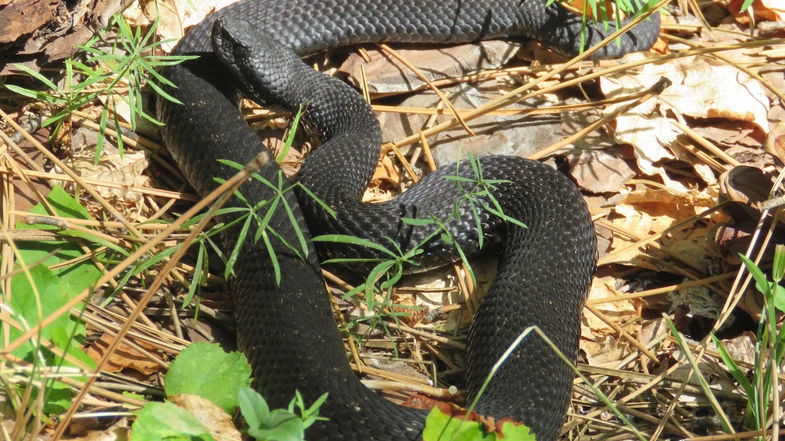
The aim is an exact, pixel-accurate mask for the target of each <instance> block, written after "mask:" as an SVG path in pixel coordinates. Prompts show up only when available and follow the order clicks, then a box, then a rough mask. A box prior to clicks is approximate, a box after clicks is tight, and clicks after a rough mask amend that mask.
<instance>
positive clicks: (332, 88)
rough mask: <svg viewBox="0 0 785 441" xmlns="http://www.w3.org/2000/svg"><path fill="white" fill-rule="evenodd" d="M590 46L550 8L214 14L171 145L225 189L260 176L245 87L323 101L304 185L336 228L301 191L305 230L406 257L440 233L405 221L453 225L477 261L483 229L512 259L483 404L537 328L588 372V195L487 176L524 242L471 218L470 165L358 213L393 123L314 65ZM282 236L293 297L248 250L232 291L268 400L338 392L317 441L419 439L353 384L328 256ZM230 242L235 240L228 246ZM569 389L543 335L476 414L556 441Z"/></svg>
mask: <svg viewBox="0 0 785 441" xmlns="http://www.w3.org/2000/svg"><path fill="white" fill-rule="evenodd" d="M219 17H221V20H216V19H218V18H219ZM658 30H659V19H658V17H657V16H656V15H655V16H653V17H652V18H651V19H649V20H648V21H646V22H643V23H641V24H640V25H638V26H637V27H636V28H634V29H633V31H632V32H629V33H627V34H625V35H624V36H623V37H622V39H621V41H620V43H611V44H610V45H608V46H606V47H605V48H604V49H602V50H601V51H600V52H599V53H598V54H597V55H596V57H597V58H610V57H616V56H619V55H621V54H623V53H626V52H628V51H632V50H643V49H646V48H648V47H649V46H650V45H651V44H652V43H653V41H654V39H655V38H656V35H657V33H658ZM213 32H214V35H213ZM580 32H581V23H580V18H579V17H577V16H575V15H573V14H571V13H568V12H565V10H564V9H563V8H561V7H560V6H558V5H551V6H546V5H545V0H246V1H241V2H240V3H236V4H234V5H232V6H229V7H227V8H225V9H223V10H220V11H218V12H217V13H215V14H212V15H211V16H209V17H208V18H207V19H206V20H205V21H204V22H202V23H201V24H199V25H197V26H196V27H195V28H194V29H192V30H191V31H190V32H189V33H188V35H187V36H186V37H185V38H184V39H183V40H182V41H181V42H180V44H179V46H178V47H177V49H176V52H177V53H183V54H198V55H200V58H199V59H198V60H194V61H190V62H187V63H184V64H182V65H179V66H175V67H171V68H169V69H167V71H166V72H165V74H166V75H167V76H168V78H169V79H170V80H172V81H173V82H174V83H175V84H176V85H177V86H178V88H167V92H168V93H170V94H171V95H173V96H174V97H175V98H177V99H179V100H180V101H182V102H183V104H182V105H176V104H172V103H170V102H168V101H165V100H159V102H158V113H159V117H160V118H161V120H162V121H163V122H164V123H165V124H166V126H165V127H164V129H163V136H164V140H165V142H166V144H167V146H168V148H169V150H170V151H171V154H172V156H173V157H174V159H175V160H176V162H177V163H178V165H179V167H180V169H181V170H182V171H183V173H184V175H185V176H186V178H187V179H188V181H189V182H190V183H191V185H193V187H194V188H195V189H196V190H197V191H198V192H199V193H201V194H206V193H207V192H209V191H210V190H211V189H213V188H215V187H216V185H217V184H215V181H214V178H215V177H222V178H227V177H228V176H231V175H232V174H234V170H233V169H231V168H228V167H226V166H222V165H220V164H219V162H218V160H219V159H224V158H228V159H232V160H234V161H237V162H240V163H245V162H246V161H248V160H250V159H251V158H253V157H254V156H255V155H256V154H257V153H258V151H259V148H260V145H261V144H260V141H259V138H258V137H257V136H256V134H255V133H254V132H253V131H252V130H251V129H250V128H249V126H248V125H247V124H246V122H245V121H244V120H243V118H242V116H241V114H240V113H239V111H238V90H237V87H236V86H235V84H239V85H240V86H239V87H240V89H241V90H242V91H243V92H244V93H246V94H247V95H251V96H252V97H253V98H255V99H256V100H257V101H262V102H263V103H264V104H269V105H275V106H282V107H286V108H289V109H292V108H296V107H297V106H298V105H299V104H301V103H307V111H306V119H307V122H308V124H309V126H310V128H312V129H314V131H315V133H316V134H318V135H319V137H320V138H321V140H322V145H321V146H320V147H319V148H317V149H316V150H315V151H314V152H313V153H311V155H310V157H309V158H308V160H307V161H306V163H305V165H304V167H303V169H302V171H301V172H300V176H299V179H300V181H301V182H302V183H304V184H305V185H306V186H307V187H308V188H310V189H311V190H312V191H313V192H314V193H316V194H317V195H318V196H319V198H321V199H322V200H323V201H325V202H326V203H327V204H328V205H330V206H331V207H332V208H334V209H335V210H336V212H337V216H336V217H334V218H333V217H331V216H328V215H326V214H325V213H323V212H322V211H321V209H319V207H318V205H317V204H315V203H313V201H312V200H311V199H310V198H308V197H302V195H301V197H297V196H296V194H295V192H288V193H286V194H285V198H286V201H287V203H288V204H289V205H290V206H291V207H292V210H293V211H292V213H293V217H294V218H295V221H296V222H297V223H299V225H300V226H301V227H302V229H303V230H304V231H305V233H306V234H308V231H309V230H310V232H311V233H313V234H321V233H326V232H339V233H342V234H349V235H355V236H359V237H364V238H369V239H372V240H374V241H377V242H380V243H382V244H383V245H388V246H392V247H395V246H397V247H399V248H400V249H401V250H403V251H406V250H409V249H411V248H412V247H414V246H416V245H417V244H418V243H419V242H420V241H422V240H423V239H424V238H426V237H428V236H429V235H431V234H432V233H433V232H434V230H435V229H436V228H437V227H436V226H434V225H433V224H431V225H424V226H418V227H415V226H412V225H411V224H410V223H407V222H403V221H401V218H403V217H408V218H418V219H431V218H436V219H446V218H447V217H448V216H449V222H447V224H446V225H445V226H444V228H446V229H448V230H449V231H450V232H451V234H452V237H453V238H454V240H455V241H456V242H457V243H458V244H459V245H460V246H461V247H462V249H463V250H464V251H465V252H467V253H474V252H475V251H479V248H480V244H479V241H478V234H477V232H476V231H475V230H476V223H475V222H476V220H477V219H479V221H480V223H481V225H482V228H483V232H484V237H485V243H486V244H496V243H501V246H498V247H495V248H497V249H498V254H499V256H500V263H499V269H498V275H497V277H496V279H495V281H494V283H493V286H492V288H491V290H490V292H489V294H488V295H487V297H486V298H485V299H484V300H483V301H482V305H481V307H480V309H479V311H478V312H477V314H476V315H475V318H474V321H473V323H472V326H471V329H470V332H469V339H468V356H467V358H468V366H467V384H468V392H469V396H470V397H471V396H473V394H475V393H476V392H477V390H478V388H479V386H480V384H481V383H482V381H483V379H484V378H485V376H486V375H487V374H488V371H489V369H490V367H491V366H492V365H493V364H494V363H495V362H496V360H497V359H498V358H499V356H500V355H501V354H502V353H503V352H504V351H505V349H506V348H507V346H508V345H509V344H510V343H511V342H512V341H513V340H514V339H515V338H516V337H517V336H518V335H519V333H520V332H521V331H522V330H524V329H525V328H527V327H528V326H531V325H537V326H539V327H540V328H541V329H542V330H543V331H544V332H545V333H546V334H547V335H548V336H550V338H552V339H553V341H554V342H555V343H556V345H557V346H558V347H559V348H560V349H561V351H562V352H564V353H565V354H567V356H568V357H574V355H575V352H576V348H577V342H578V337H579V312H580V309H581V307H582V304H583V300H584V295H585V292H586V290H587V287H588V286H589V283H590V281H591V277H592V273H593V271H594V266H595V236H594V229H593V226H592V223H591V220H590V218H589V215H588V211H587V209H586V205H585V203H584V202H583V200H582V198H581V195H580V193H579V192H578V191H577V189H576V188H575V187H574V185H573V184H572V183H571V182H570V181H569V179H567V178H566V177H565V176H563V175H562V174H560V173H558V172H556V171H555V170H553V169H552V168H550V167H548V166H545V165H542V164H540V163H538V162H534V161H529V160H525V159H522V158H518V157H503V156H492V157H485V158H481V159H480V160H479V161H478V162H479V165H480V167H481V168H480V170H481V173H482V177H483V178H484V179H503V180H505V181H504V182H503V183H499V184H497V185H496V186H495V187H496V188H495V190H494V193H493V194H494V196H493V198H495V200H496V201H498V203H499V204H500V206H501V208H502V209H503V211H504V213H505V214H507V215H509V216H511V217H514V218H516V219H519V220H521V221H522V222H524V223H525V224H526V225H527V228H525V229H524V228H521V227H518V226H515V225H512V224H510V225H508V224H506V223H505V222H502V221H501V219H500V218H499V217H498V216H496V215H495V214H493V213H492V212H490V211H488V210H486V209H484V208H483V207H484V206H485V205H488V204H492V203H493V200H492V199H491V198H489V197H487V195H485V196H484V195H482V194H480V195H479V196H478V197H477V198H476V200H475V201H474V204H475V205H474V207H475V208H477V207H479V210H473V209H472V202H470V201H467V200H466V199H465V198H462V195H464V194H465V192H466V191H467V188H466V187H465V186H464V188H463V189H461V188H459V187H458V186H457V185H456V183H455V182H454V181H451V180H448V179H444V177H445V176H446V175H461V176H463V177H467V178H476V177H477V171H476V170H474V169H473V168H472V167H471V166H469V165H468V164H467V163H465V162H464V163H462V164H461V165H459V166H451V167H445V168H443V169H440V170H438V171H436V172H434V173H432V174H430V175H428V176H426V177H425V178H424V179H423V180H422V181H421V182H420V183H418V184H417V185H415V186H413V187H412V188H411V189H409V190H408V191H407V192H405V193H404V194H403V195H401V196H399V197H398V198H395V199H393V200H392V201H389V202H387V203H384V204H363V203H361V202H360V197H361V195H362V193H363V190H364V188H365V186H366V184H367V181H368V179H369V176H370V173H371V172H372V170H373V168H374V165H375V163H376V161H377V160H378V156H379V144H380V130H379V126H378V122H377V121H376V119H375V116H374V114H373V112H372V111H371V108H370V106H368V104H366V103H365V102H364V101H363V100H362V99H361V98H360V96H359V95H358V94H357V93H356V91H354V90H353V89H351V88H350V87H349V86H347V85H345V84H343V83H341V82H340V81H337V80H334V79H331V78H328V77H326V76H324V75H322V74H320V73H317V72H315V71H314V70H312V69H311V68H310V67H308V66H307V65H305V64H303V63H302V62H301V61H300V60H299V57H300V56H304V55H308V54H312V53H315V52H318V51H321V50H324V49H326V48H332V47H336V46H344V45H351V44H358V43H364V42H382V41H395V42H434V43H457V42H466V41H475V40H480V39H487V38H498V37H522V38H531V39H536V40H538V41H541V42H543V43H545V44H548V45H550V46H553V47H554V48H555V49H557V50H559V51H561V52H564V53H567V54H575V53H577V52H578V51H579V41H580V36H579V35H580ZM604 35H605V33H604V32H602V31H601V30H599V28H593V27H590V28H588V29H587V38H586V42H587V44H589V45H591V44H594V43H596V42H597V41H599V40H600V39H601V38H603V37H604ZM213 46H214V47H215V49H217V50H218V51H219V52H220V53H221V57H217V56H216V54H215V53H214V51H213V49H214V47H213ZM225 66H232V67H229V68H227V67H225ZM260 174H261V175H262V176H264V177H265V178H267V179H268V180H269V181H271V182H273V183H275V182H277V181H278V178H279V169H278V167H277V166H276V165H268V166H266V167H265V168H264V169H263V170H262V171H261V172H260ZM473 188H474V187H472V188H469V190H472V189H473ZM241 192H242V193H243V194H244V195H245V196H246V197H247V198H248V199H250V200H252V201H258V200H264V199H270V198H272V197H273V196H274V191H273V190H271V189H270V188H269V187H266V186H265V185H263V184H261V183H259V182H258V181H256V180H252V181H250V182H248V183H247V184H245V185H243V187H242V188H241ZM300 193H302V192H300ZM235 203H236V201H235ZM269 225H270V227H271V228H272V230H274V231H275V233H276V234H278V235H280V237H281V239H283V241H287V242H289V243H291V244H297V243H298V237H297V235H296V233H295V231H294V229H293V228H292V227H291V221H290V217H289V216H288V215H287V213H286V211H285V210H283V209H278V210H276V211H275V214H274V215H273V217H272V218H271V219H270V224H269ZM271 237H273V239H272V244H273V246H274V248H275V252H276V256H277V259H278V261H279V264H280V267H281V271H282V274H283V276H282V280H281V283H280V285H276V283H275V277H274V273H273V268H272V265H270V258H269V256H268V254H267V251H265V249H264V247H263V246H262V245H260V244H255V243H252V242H251V241H250V240H249V241H247V242H246V243H244V244H243V251H242V253H241V257H240V259H239V260H238V261H237V263H236V264H235V271H236V277H235V278H234V280H233V281H232V283H231V287H232V290H233V295H234V302H235V308H236V318H237V332H238V342H239V346H240V348H241V350H243V351H244V352H245V353H246V354H247V356H248V357H249V359H250V362H251V365H252V367H253V374H254V378H255V386H256V388H257V389H258V390H259V391H260V392H261V393H262V394H263V395H264V396H265V397H266V398H267V400H268V402H270V404H271V406H276V407H284V406H286V404H287V403H288V402H289V400H290V399H291V397H292V396H293V394H294V391H295V389H297V390H299V391H300V392H301V393H302V394H303V396H304V397H305V399H306V401H308V402H310V401H313V400H314V399H315V398H316V397H318V396H319V395H321V394H322V393H324V392H328V393H329V398H328V399H327V401H326V402H325V404H324V405H323V407H322V410H321V414H322V415H323V416H326V417H328V418H329V421H326V422H319V423H317V424H315V425H314V426H313V427H312V428H311V429H309V431H308V433H307V436H308V437H309V439H312V440H317V439H318V440H321V439H336V440H337V439H346V440H358V441H359V440H414V439H418V438H419V437H420V432H421V431H422V426H423V421H424V415H425V412H424V411H420V410H414V409H410V408H405V407H400V406H397V405H395V404H392V403H391V402H388V401H386V400H384V399H381V398H380V397H378V396H377V395H376V394H374V393H373V392H371V391H369V390H368V389H366V388H365V387H364V386H363V385H362V383H361V382H360V381H359V380H358V379H357V377H356V376H355V374H354V373H353V372H352V371H351V370H350V369H349V367H348V364H347V359H346V355H345V349H344V346H343V344H342V343H341V339H340V336H339V334H338V331H337V330H336V326H335V323H334V320H333V317H332V309H331V307H330V302H329V300H328V298H327V294H326V293H325V290H324V286H323V282H322V278H321V275H320V272H319V264H318V261H317V256H316V253H315V251H314V247H313V245H312V244H311V243H310V241H308V247H309V253H308V256H307V258H306V259H301V258H300V257H298V256H297V254H296V253H294V252H292V250H291V249H290V248H288V247H287V246H286V245H284V244H283V241H282V240H278V239H277V238H276V237H274V236H271ZM232 241H233V239H232V238H228V242H229V244H228V245H231V243H232ZM391 244H394V245H391ZM486 247H488V245H486ZM453 248H454V245H452V244H451V243H449V240H447V241H446V242H445V240H442V239H440V238H439V235H437V237H436V239H433V240H430V241H428V242H427V243H426V244H425V245H424V249H425V254H424V257H423V259H424V260H425V261H426V263H428V264H430V263H436V262H438V261H444V260H449V259H454V257H453ZM336 250H337V251H336ZM333 252H335V253H340V254H342V255H359V254H361V252H362V250H356V249H353V248H347V247H343V248H335V249H333ZM571 385H572V373H571V371H570V369H569V368H568V367H567V366H566V365H565V364H564V363H563V362H562V361H560V360H559V359H558V358H557V357H556V356H555V355H554V354H553V352H552V351H551V350H550V349H549V348H548V347H547V346H545V344H544V343H543V342H542V341H541V340H540V339H539V338H538V337H536V336H530V337H529V338H528V339H526V340H525V341H524V343H523V344H522V345H521V346H520V348H519V349H518V350H516V351H515V352H513V354H512V356H511V357H509V359H508V360H507V361H506V362H505V363H504V365H503V366H502V368H501V370H500V371H499V372H498V373H497V375H496V376H495V377H494V379H493V381H492V382H491V383H490V387H489V388H488V389H487V390H486V391H485V393H484V395H483V396H482V397H481V399H480V401H479V404H478V407H477V410H478V411H479V412H480V413H483V414H487V415H491V416H494V417H512V418H514V419H516V420H521V421H523V422H525V423H526V424H528V425H530V426H531V427H532V429H533V430H534V432H535V433H536V434H537V436H538V439H539V440H540V441H544V440H552V439H554V438H555V437H556V435H557V433H558V429H559V427H560V425H561V423H562V420H563V418H564V414H565V409H566V406H567V402H568V399H569V393H570V389H571Z"/></svg>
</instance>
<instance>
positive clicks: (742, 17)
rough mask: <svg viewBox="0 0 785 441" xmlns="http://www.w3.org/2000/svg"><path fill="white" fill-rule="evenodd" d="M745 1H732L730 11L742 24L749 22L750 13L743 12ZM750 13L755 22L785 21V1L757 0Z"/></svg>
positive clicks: (729, 4) (729, 3)
mask: <svg viewBox="0 0 785 441" xmlns="http://www.w3.org/2000/svg"><path fill="white" fill-rule="evenodd" d="M743 4H744V0H730V1H729V2H728V10H729V11H730V12H731V13H732V14H734V15H735V16H736V18H737V20H739V21H741V22H748V21H749V15H748V12H749V11H745V12H741V6H742V5H743ZM750 11H752V13H753V14H754V15H755V20H769V21H785V1H783V0H755V1H754V2H752V5H751V6H750Z"/></svg>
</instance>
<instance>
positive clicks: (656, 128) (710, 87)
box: [600, 57, 769, 191]
mask: <svg viewBox="0 0 785 441" xmlns="http://www.w3.org/2000/svg"><path fill="white" fill-rule="evenodd" d="M661 77H667V78H668V79H670V80H671V82H672V83H673V84H672V85H671V86H669V87H668V88H667V89H665V91H664V92H663V93H662V94H661V95H659V97H658V99H656V100H655V99H650V100H648V101H646V102H644V103H642V104H640V105H639V106H636V107H635V108H633V109H631V110H629V111H628V112H626V113H625V114H623V115H621V116H619V117H618V118H617V119H616V133H615V138H616V142H618V143H626V144H630V145H632V146H633V147H634V148H635V155H636V158H637V161H638V166H639V167H640V169H641V170H642V171H643V172H644V173H646V174H648V175H659V176H660V177H661V178H662V179H663V182H664V183H665V184H666V185H667V186H669V187H671V188H674V189H676V190H680V191H685V190H686V188H685V187H684V186H683V185H682V184H681V183H679V182H677V181H674V180H672V179H670V178H669V177H668V176H667V174H665V173H664V172H663V170H662V168H661V167H657V166H655V164H654V163H655V162H656V161H659V160H662V159H673V158H675V157H676V156H675V155H674V151H673V149H674V147H673V146H674V145H675V142H676V141H677V139H678V137H679V135H680V133H681V131H680V130H679V129H678V128H677V127H675V125H674V124H673V122H672V120H671V119H670V118H668V117H667V116H664V115H665V114H666V112H667V111H669V110H672V111H673V112H674V113H675V114H677V115H685V116H691V117H695V118H726V119H730V120H739V121H746V122H748V123H752V124H754V125H755V126H757V127H758V128H759V129H760V130H761V131H762V132H763V133H765V132H767V131H768V129H769V123H768V119H767V112H768V108H769V100H768V98H767V97H766V94H765V91H764V89H763V86H761V84H760V83H759V82H758V81H757V80H756V79H754V78H752V77H750V76H748V75H747V74H745V73H744V72H741V71H739V70H738V69H736V68H735V67H733V66H729V65H715V64H711V63H710V62H709V61H707V60H706V59H704V58H697V57H687V58H684V59H678V60H673V61H672V62H670V63H667V64H649V65H646V66H644V67H643V68H642V69H641V70H640V71H639V72H637V73H625V74H617V75H608V76H605V77H602V78H600V87H601V88H602V91H603V92H604V93H605V94H606V96H608V97H611V98H612V97H619V96H623V95H627V94H632V93H636V92H641V91H644V90H647V89H648V88H649V87H651V86H652V85H654V84H655V83H656V82H657V81H659V80H660V78H661ZM615 109H616V106H611V107H609V108H607V109H606V112H607V113H610V112H613V111H614V110H615ZM702 175H705V173H702Z"/></svg>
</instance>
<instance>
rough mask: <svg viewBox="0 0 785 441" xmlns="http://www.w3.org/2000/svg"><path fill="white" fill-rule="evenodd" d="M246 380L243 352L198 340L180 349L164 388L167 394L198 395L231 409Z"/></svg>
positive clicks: (248, 377) (248, 371) (248, 379)
mask: <svg viewBox="0 0 785 441" xmlns="http://www.w3.org/2000/svg"><path fill="white" fill-rule="evenodd" d="M207 372H209V374H210V375H205V373H207ZM249 384H251V367H250V366H249V365H248V361H247V359H246V358H245V355H243V354H241V353H239V352H232V353H228V354H227V353H226V352H224V351H223V349H221V348H220V347H219V346H218V345H214V344H210V343H204V342H199V343H193V344H191V345H190V346H188V347H187V348H185V349H183V350H182V351H181V352H180V355H178V356H177V358H176V359H175V360H174V361H173V362H172V365H171V366H170V367H169V372H167V373H166V387H165V390H166V394H167V395H175V394H183V393H186V394H194V395H199V396H201V397H204V398H207V399H208V400H210V401H212V402H213V403H215V404H216V405H217V406H218V407H220V408H221V409H223V410H225V411H226V412H227V413H231V412H232V411H233V410H234V408H235V407H237V397H238V394H237V392H238V391H239V390H240V388H242V387H244V386H247V385H249Z"/></svg>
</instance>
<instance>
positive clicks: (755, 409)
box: [711, 245, 785, 430]
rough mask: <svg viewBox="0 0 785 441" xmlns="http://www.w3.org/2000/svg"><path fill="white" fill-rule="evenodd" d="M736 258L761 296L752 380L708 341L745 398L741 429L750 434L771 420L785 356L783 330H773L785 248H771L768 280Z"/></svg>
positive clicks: (784, 301) (782, 307) (780, 306)
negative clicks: (752, 280) (771, 261)
mask: <svg viewBox="0 0 785 441" xmlns="http://www.w3.org/2000/svg"><path fill="white" fill-rule="evenodd" d="M740 257H741V260H742V262H744V266H745V267H746V268H747V271H749V273H750V274H751V275H752V278H753V279H754V280H755V288H756V289H757V290H758V292H760V293H761V294H762V295H763V311H762V312H761V316H760V320H759V321H758V329H757V332H756V336H757V338H756V341H755V362H754V365H753V369H752V380H750V379H748V378H747V375H746V374H745V372H744V370H742V369H741V367H740V366H739V365H738V363H736V361H735V360H734V359H733V357H731V355H730V353H729V352H728V350H727V348H725V345H723V344H722V342H721V341H720V340H719V339H718V338H717V337H716V336H715V335H713V334H712V336H711V338H712V341H714V344H715V345H716V346H717V349H718V351H719V353H720V357H721V358H722V361H723V363H724V364H725V366H726V367H727V368H728V371H730V373H731V375H732V376H733V378H734V380H736V382H738V383H739V386H740V387H741V388H742V390H744V393H745V395H746V396H747V405H746V408H745V411H744V426H745V427H747V428H749V429H750V430H762V429H766V428H767V427H768V422H767V421H768V420H769V419H770V417H771V415H770V414H771V413H772V408H776V407H777V406H778V404H777V403H779V401H780V397H779V394H778V391H777V389H778V387H776V386H773V385H776V384H777V378H776V376H777V373H778V372H779V366H781V364H782V357H783V354H785V327H782V326H781V327H780V329H779V331H778V330H777V315H776V314H777V311H779V312H784V311H785V287H783V286H782V285H781V284H780V282H781V281H782V278H783V274H785V245H777V246H776V247H775V251H774V262H773V267H772V270H771V279H768V278H767V277H766V275H764V274H763V271H762V270H761V269H760V267H758V266H757V265H755V263H754V262H753V261H751V260H750V259H749V258H748V257H746V256H744V255H740ZM775 418H776V417H775Z"/></svg>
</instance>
